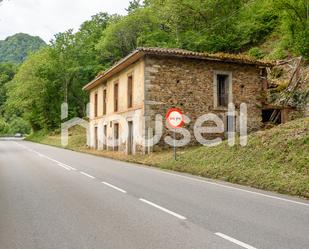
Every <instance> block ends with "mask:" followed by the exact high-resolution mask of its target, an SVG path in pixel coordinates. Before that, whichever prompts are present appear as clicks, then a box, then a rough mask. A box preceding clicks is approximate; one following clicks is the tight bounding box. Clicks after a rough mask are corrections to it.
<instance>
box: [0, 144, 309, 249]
mask: <svg viewBox="0 0 309 249" xmlns="http://www.w3.org/2000/svg"><path fill="white" fill-rule="evenodd" d="M308 221H309V202H308V201H305V200H301V199H298V198H291V197H288V196H283V195H277V194H273V193H269V192H265V191H259V190H255V189H252V188H246V187H240V186H238V185H232V184H226V183H221V182H215V181H210V180H206V179H201V178H197V177H193V176H192V177H191V176H188V175H184V174H177V173H172V172H167V171H162V170H158V169H154V168H150V167H142V166H138V165H134V164H129V163H125V162H119V161H115V160H111V159H105V158H101V157H96V156H92V155H87V154H83V153H77V152H73V151H69V150H64V149H60V148H54V147H50V146H46V145H40V144H35V143H30V142H25V141H0V248H1V249H71V248H72V249H79V248H81V249H84V248H85V249H88V248H89V249H106V248H116V249H121V248H125V249H128V248H130V249H131V248H132V249H134V248H147V249H148V248H164V249H165V248H177V249H179V248H194V249H195V248H203V249H205V248H207V249H225V248H226V249H233V248H240V249H241V248H247V249H254V248H256V249H285V248H286V249H306V248H309V222H308Z"/></svg>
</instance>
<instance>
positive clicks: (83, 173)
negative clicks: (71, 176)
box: [79, 171, 95, 179]
mask: <svg viewBox="0 0 309 249" xmlns="http://www.w3.org/2000/svg"><path fill="white" fill-rule="evenodd" d="M79 173H81V174H82V175H84V176H87V177H89V178H91V179H95V177H94V176H92V175H89V174H87V173H85V172H83V171H80V172H79Z"/></svg>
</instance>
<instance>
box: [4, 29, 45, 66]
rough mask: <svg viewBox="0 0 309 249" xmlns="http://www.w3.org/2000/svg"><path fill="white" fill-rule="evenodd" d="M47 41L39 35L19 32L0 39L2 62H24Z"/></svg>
mask: <svg viewBox="0 0 309 249" xmlns="http://www.w3.org/2000/svg"><path fill="white" fill-rule="evenodd" d="M45 45H46V43H45V42H44V41H43V40H42V39H41V38H40V37H38V36H31V35H28V34H24V33H18V34H15V35H13V36H9V37H7V38H6V39H5V40H0V63H2V62H12V63H21V62H23V61H24V60H25V59H26V57H27V55H28V54H29V53H30V52H36V51H37V50H39V49H40V48H41V47H43V46H45Z"/></svg>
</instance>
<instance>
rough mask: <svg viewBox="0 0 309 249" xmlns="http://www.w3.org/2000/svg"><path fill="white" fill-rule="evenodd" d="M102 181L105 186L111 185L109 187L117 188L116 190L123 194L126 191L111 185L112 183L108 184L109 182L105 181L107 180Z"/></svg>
mask: <svg viewBox="0 0 309 249" xmlns="http://www.w3.org/2000/svg"><path fill="white" fill-rule="evenodd" d="M102 183H103V184H105V185H106V186H108V187H111V188H113V189H115V190H118V191H120V192H122V193H124V194H126V193H127V191H125V190H123V189H121V188H118V187H116V186H114V185H112V184H110V183H107V182H102Z"/></svg>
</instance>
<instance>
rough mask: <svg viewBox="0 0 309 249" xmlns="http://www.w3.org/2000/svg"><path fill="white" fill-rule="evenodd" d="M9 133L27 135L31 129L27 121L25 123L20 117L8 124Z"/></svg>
mask: <svg viewBox="0 0 309 249" xmlns="http://www.w3.org/2000/svg"><path fill="white" fill-rule="evenodd" d="M9 127H10V129H9V133H11V134H15V133H21V134H29V133H30V131H31V127H30V125H29V123H28V122H27V121H25V120H24V119H23V118H21V117H16V118H13V119H12V120H11V121H10V122H9Z"/></svg>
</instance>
